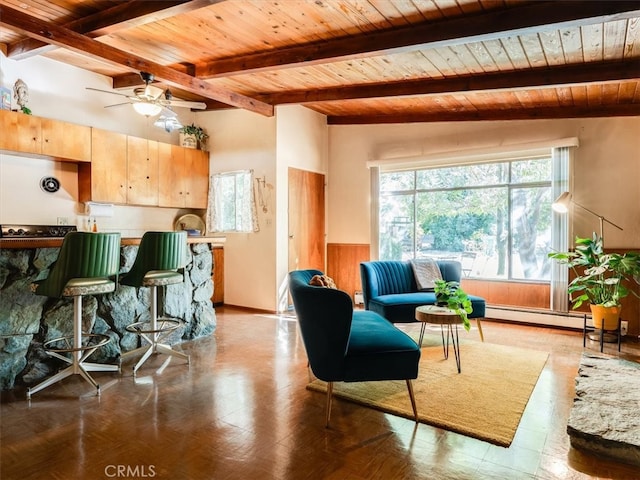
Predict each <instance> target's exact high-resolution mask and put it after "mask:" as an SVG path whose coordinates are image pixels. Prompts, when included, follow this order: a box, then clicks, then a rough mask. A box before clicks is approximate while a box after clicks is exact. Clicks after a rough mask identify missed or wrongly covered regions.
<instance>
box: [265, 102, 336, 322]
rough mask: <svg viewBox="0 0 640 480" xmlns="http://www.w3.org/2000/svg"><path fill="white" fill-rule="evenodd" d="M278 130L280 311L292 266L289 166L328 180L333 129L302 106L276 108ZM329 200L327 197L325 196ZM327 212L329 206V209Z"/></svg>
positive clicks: (325, 119)
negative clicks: (290, 257) (330, 138)
mask: <svg viewBox="0 0 640 480" xmlns="http://www.w3.org/2000/svg"><path fill="white" fill-rule="evenodd" d="M276 118H277V122H278V129H277V165H278V166H277V171H278V174H277V185H278V188H277V198H278V212H279V219H278V231H277V238H278V249H277V258H276V285H278V303H277V305H278V308H277V310H278V311H283V310H285V309H286V308H287V306H288V305H287V304H288V298H287V295H286V294H287V289H286V282H287V273H288V272H289V270H290V269H291V268H292V266H291V265H289V255H288V253H289V228H288V223H289V222H288V202H289V198H288V191H289V177H288V172H289V168H296V169H299V170H307V171H311V172H314V173H321V174H323V175H325V180H326V181H328V179H327V178H326V177H327V170H328V163H329V158H328V151H329V141H328V136H329V129H328V127H327V117H326V116H324V115H321V114H319V113H317V112H314V111H312V110H309V109H307V108H304V107H301V106H298V105H287V106H281V107H278V108H277V109H276ZM325 201H326V199H325ZM325 212H326V208H325Z"/></svg>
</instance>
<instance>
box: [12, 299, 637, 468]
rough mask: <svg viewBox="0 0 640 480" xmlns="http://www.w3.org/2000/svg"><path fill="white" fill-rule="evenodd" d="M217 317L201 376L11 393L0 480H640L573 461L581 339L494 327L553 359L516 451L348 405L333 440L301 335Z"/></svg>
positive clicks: (199, 357)
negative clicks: (570, 429) (571, 418)
mask: <svg viewBox="0 0 640 480" xmlns="http://www.w3.org/2000/svg"><path fill="white" fill-rule="evenodd" d="M216 314H217V319H218V327H217V329H216V331H215V332H214V334H213V335H212V336H211V337H209V338H206V339H200V340H196V341H193V342H189V343H185V344H183V345H181V346H179V347H177V348H178V349H182V350H183V351H185V352H187V353H189V354H190V355H191V365H190V366H187V365H186V364H185V363H183V362H182V361H180V360H179V359H176V358H172V359H170V360H169V361H168V359H167V357H164V356H157V357H153V358H152V359H150V360H149V361H148V362H147V363H146V364H145V365H144V366H143V367H142V369H141V370H140V372H139V373H138V376H137V378H135V379H134V377H133V376H132V375H131V367H132V365H133V363H135V359H131V360H129V361H128V362H127V363H126V364H125V365H124V366H123V372H124V373H123V374H122V375H119V374H114V373H96V374H95V377H96V378H97V379H98V381H99V382H100V383H101V385H102V388H103V391H102V396H101V397H96V396H95V395H94V394H93V392H92V391H91V387H90V386H89V385H88V384H87V383H86V382H84V380H82V379H81V378H79V377H78V376H74V377H71V378H68V379H66V380H65V381H63V382H61V383H59V384H57V385H54V386H52V387H50V388H47V389H45V390H43V391H42V392H39V393H38V394H36V395H34V397H33V399H32V401H31V402H30V403H29V402H27V401H26V399H25V391H24V389H21V388H16V389H14V390H12V391H10V392H3V395H2V403H1V405H0V406H1V411H0V414H1V424H0V428H1V432H0V440H1V445H0V460H1V463H0V478H2V480H28V479H65V480H67V479H91V480H93V479H108V478H129V479H131V478H135V479H139V478H155V479H162V480H165V479H171V480H176V479H178V480H182V479H186V480H209V479H212V480H232V479H233V480H235V479H237V480H245V479H246V480H249V479H261V480H262V479H279V480H285V479H286V480H289V479H292V480H305V479H332V480H333V479H340V480H373V479H380V480H389V479H403V480H404V479H436V480H437V479H465V480H476V479H500V480H503V479H508V480H511V479H543V480H555V479H585V478H607V479H638V478H640V471H638V469H637V468H634V467H630V466H625V465H623V464H619V463H616V462H611V461H609V460H606V459H604V458H597V457H595V456H594V455H592V454H589V453H583V452H580V451H577V450H575V449H573V448H571V447H570V444H569V439H568V437H567V434H566V423H567V418H568V415H569V411H570V409H571V405H572V402H573V393H574V379H575V376H576V373H577V367H578V362H579V359H580V355H581V354H582V351H583V348H582V334H581V333H580V332H573V331H563V330H554V329H548V328H541V327H526V326H516V325H510V324H502V323H496V322H490V321H484V322H483V328H484V335H485V340H486V341H487V342H495V343H501V344H509V345H515V346H521V347H525V348H532V349H539V350H547V351H550V353H551V354H550V357H549V360H548V362H547V365H546V366H545V369H544V371H543V373H542V375H541V377H540V379H539V381H538V384H537V386H536V388H535V390H534V393H533V395H532V397H531V400H530V402H529V404H528V406H527V409H526V411H525V413H524V416H523V418H522V422H521V424H520V427H519V429H518V432H517V434H516V438H515V440H514V442H513V444H512V445H511V447H510V448H508V449H506V448H501V447H496V446H493V445H490V444H487V443H484V442H481V441H478V440H474V439H471V438H467V437H464V436H461V435H457V434H454V433H450V432H447V431H445V430H441V429H438V428H433V427H430V426H427V425H423V424H418V425H416V424H414V423H413V422H412V421H410V420H407V419H403V418H398V417H394V416H392V415H387V414H384V413H381V412H377V411H375V410H371V409H368V408H364V407H360V406H357V405H353V404H351V403H348V402H345V401H342V400H339V399H335V400H334V403H333V412H332V417H331V428H329V429H325V428H324V406H325V398H324V396H323V395H321V394H318V393H315V392H310V391H308V390H306V389H305V385H306V384H307V382H308V381H309V373H308V371H307V368H306V363H307V360H306V356H305V352H304V347H303V345H302V342H301V340H300V337H299V334H298V331H297V328H296V322H295V321H294V320H293V319H291V318H287V317H285V316H276V315H269V314H257V313H255V312H247V311H243V310H240V309H233V308H230V307H223V308H218V309H217V311H216ZM402 328H403V329H405V330H406V331H411V332H412V333H415V334H417V333H418V331H419V330H418V329H419V325H416V324H412V325H404V326H402ZM475 334H477V331H476V332H472V333H471V334H470V335H475ZM588 348H589V346H588ZM605 348H606V349H607V350H606V352H607V353H611V354H614V355H618V353H617V351H616V350H615V348H614V346H612V345H607V346H606V347H605ZM590 349H592V350H594V351H595V350H596V346H595V345H593V346H591V347H590ZM621 356H624V357H626V358H628V359H631V360H634V361H640V346H639V345H638V342H637V340H632V339H628V340H627V341H625V343H623V352H622V354H621ZM508 394H509V392H504V395H508ZM469 408H473V399H469Z"/></svg>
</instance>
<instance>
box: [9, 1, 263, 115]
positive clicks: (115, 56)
mask: <svg viewBox="0 0 640 480" xmlns="http://www.w3.org/2000/svg"><path fill="white" fill-rule="evenodd" d="M0 25H5V26H7V27H9V28H11V29H13V30H18V31H20V32H22V33H24V34H25V35H27V36H29V37H31V38H36V39H38V40H41V41H43V42H47V43H51V44H53V45H57V46H61V47H65V48H68V49H70V50H73V51H75V52H78V53H80V54H82V55H87V56H91V57H94V58H97V59H99V60H102V61H107V62H111V63H114V64H117V65H121V66H124V67H126V68H129V69H131V71H133V72H140V71H145V72H149V73H152V74H153V75H155V76H156V77H157V78H158V79H159V80H163V81H164V82H165V83H167V84H168V85H171V86H174V87H177V88H182V89H183V90H186V91H188V92H191V93H194V94H196V95H200V96H203V97H205V98H210V99H212V100H217V101H220V102H223V103H226V104H227V105H232V106H234V107H238V108H243V109H245V110H250V111H252V112H256V113H259V114H261V115H266V116H273V106H272V105H268V104H266V103H263V102H260V101H258V100H255V99H253V98H250V97H247V96H245V95H241V94H239V93H235V92H233V91H230V90H226V89H223V88H219V87H216V86H213V85H210V84H208V83H207V82H204V81H202V80H200V79H198V78H194V77H192V76H190V75H187V74H185V73H182V72H179V71H177V70H174V69H172V68H169V67H165V66H163V65H160V64H158V63H155V62H151V61H149V60H146V59H144V58H142V57H139V56H137V55H133V54H131V53H128V52H124V51H122V50H119V49H117V48H114V47H111V46H110V45H106V44H104V43H101V42H99V41H97V40H92V39H91V38H89V37H86V36H84V35H81V34H79V33H76V32H74V31H72V30H69V29H67V28H63V27H60V26H57V25H54V24H51V23H48V22H45V21H42V20H39V19H37V18H35V17H32V16H30V15H27V14H25V13H23V12H21V11H19V10H16V9H13V8H10V7H7V6H5V5H0Z"/></svg>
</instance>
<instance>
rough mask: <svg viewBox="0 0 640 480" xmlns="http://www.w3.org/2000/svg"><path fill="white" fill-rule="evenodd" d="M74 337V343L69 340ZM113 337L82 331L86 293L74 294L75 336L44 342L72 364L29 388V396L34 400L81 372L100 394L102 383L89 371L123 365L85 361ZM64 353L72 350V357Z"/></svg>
mask: <svg viewBox="0 0 640 480" xmlns="http://www.w3.org/2000/svg"><path fill="white" fill-rule="evenodd" d="M83 337H84V338H85V339H87V341H86V342H85V344H83V342H82V339H83ZM70 340H71V341H72V344H70V343H69V341H70ZM109 340H110V338H109V337H108V336H107V335H100V334H83V333H82V296H81V295H77V296H75V297H73V337H60V338H55V339H53V340H49V341H48V342H46V343H45V344H44V348H45V350H46V353H47V354H48V355H49V356H51V357H55V358H57V359H59V360H62V361H64V362H67V363H68V364H69V366H68V367H67V368H65V369H64V370H61V371H60V372H58V373H56V374H55V375H54V376H52V377H50V378H47V379H46V380H44V381H43V382H41V383H39V384H38V385H36V386H35V387H32V388H29V389H27V399H30V398H31V395H33V394H34V393H37V392H39V391H40V390H43V389H45V388H47V387H49V386H50V385H53V384H54V383H57V382H59V381H60V380H63V379H65V378H67V377H69V376H71V375H80V376H81V377H82V378H84V379H85V380H86V381H87V382H89V383H90V384H91V385H92V386H93V387H94V388H95V389H96V394H97V395H100V385H99V384H98V383H97V382H96V381H95V380H94V379H93V377H91V375H89V372H118V371H120V365H107V364H101V363H89V362H85V360H86V359H87V358H89V356H91V354H92V353H93V352H95V351H96V349H98V348H99V347H101V346H102V345H105V344H107V343H108V342H109ZM62 353H70V354H71V358H69V357H66V356H64V355H62Z"/></svg>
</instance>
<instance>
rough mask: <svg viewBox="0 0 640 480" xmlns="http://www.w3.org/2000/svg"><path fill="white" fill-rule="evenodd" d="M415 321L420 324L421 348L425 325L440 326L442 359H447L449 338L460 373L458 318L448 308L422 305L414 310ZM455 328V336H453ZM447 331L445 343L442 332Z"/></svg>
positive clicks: (460, 320)
mask: <svg viewBox="0 0 640 480" xmlns="http://www.w3.org/2000/svg"><path fill="white" fill-rule="evenodd" d="M416 320H417V321H419V322H422V325H421V327H420V340H419V342H418V343H419V345H420V347H422V339H423V337H424V330H425V327H426V326H427V323H431V324H435V325H440V333H441V334H442V350H443V352H444V358H445V359H448V358H449V336H451V343H452V344H453V353H454V355H455V357H456V366H457V367H458V373H460V341H459V339H458V324H461V323H462V319H461V318H460V316H459V315H458V314H457V313H456V312H455V311H453V310H451V309H450V308H446V307H438V306H436V305H423V306H421V307H417V308H416ZM454 327H455V335H454ZM445 330H446V331H447V339H446V342H445V337H444V331H445Z"/></svg>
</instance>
